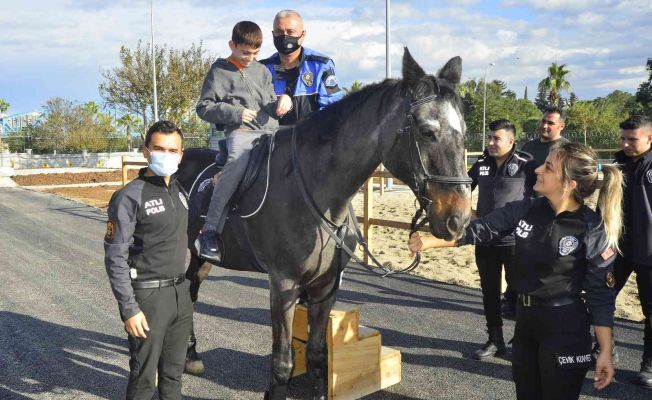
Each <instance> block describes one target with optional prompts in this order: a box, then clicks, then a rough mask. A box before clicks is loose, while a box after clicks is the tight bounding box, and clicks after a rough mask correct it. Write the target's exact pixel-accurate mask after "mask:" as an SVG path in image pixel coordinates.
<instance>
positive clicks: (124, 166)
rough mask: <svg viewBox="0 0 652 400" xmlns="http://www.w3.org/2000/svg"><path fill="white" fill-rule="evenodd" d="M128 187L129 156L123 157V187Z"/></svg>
mask: <svg viewBox="0 0 652 400" xmlns="http://www.w3.org/2000/svg"><path fill="white" fill-rule="evenodd" d="M126 185H127V156H122V187H124V186H126Z"/></svg>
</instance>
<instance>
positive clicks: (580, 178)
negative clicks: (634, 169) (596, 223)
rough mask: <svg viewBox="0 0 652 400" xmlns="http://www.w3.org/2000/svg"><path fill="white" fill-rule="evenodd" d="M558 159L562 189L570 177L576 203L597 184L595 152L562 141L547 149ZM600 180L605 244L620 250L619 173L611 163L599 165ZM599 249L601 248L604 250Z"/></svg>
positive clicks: (620, 184)
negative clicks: (573, 185)
mask: <svg viewBox="0 0 652 400" xmlns="http://www.w3.org/2000/svg"><path fill="white" fill-rule="evenodd" d="M550 154H554V155H555V156H556V157H558V159H559V160H560V162H561V168H562V180H563V183H564V190H567V189H568V188H569V184H570V181H571V180H574V181H575V182H576V186H575V188H574V189H573V191H572V194H571V195H572V196H573V197H574V199H575V200H576V201H577V202H578V203H579V204H584V200H585V199H586V198H588V197H589V196H591V195H592V194H593V193H594V192H595V191H596V189H597V188H598V155H597V154H596V153H595V151H593V150H592V149H591V148H589V147H586V146H584V145H582V144H579V143H570V142H567V143H563V144H561V145H558V146H555V147H553V148H552V149H551V150H550ZM602 171H603V173H604V180H603V182H602V189H600V194H599V196H598V210H600V214H601V216H602V223H603V226H604V230H605V233H606V243H601V244H602V246H604V249H606V248H612V249H615V250H617V251H618V252H619V253H620V246H619V244H618V242H619V240H620V234H621V233H622V229H623V207H622V202H623V173H622V172H621V171H620V169H618V167H616V166H615V165H604V166H603V167H602ZM604 249H603V250H604Z"/></svg>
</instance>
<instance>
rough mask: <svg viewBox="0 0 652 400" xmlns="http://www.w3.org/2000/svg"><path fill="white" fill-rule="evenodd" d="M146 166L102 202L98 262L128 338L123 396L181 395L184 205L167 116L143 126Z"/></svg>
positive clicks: (185, 306) (185, 327) (177, 146)
mask: <svg viewBox="0 0 652 400" xmlns="http://www.w3.org/2000/svg"><path fill="white" fill-rule="evenodd" d="M143 154H144V156H145V157H146V158H147V162H148V163H149V166H148V167H147V168H143V169H142V170H141V171H140V173H139V175H138V178H137V179H135V180H133V181H131V182H130V183H128V184H127V185H126V186H125V187H124V188H122V189H120V190H118V191H116V192H115V193H114V194H113V197H112V198H111V201H110V203H109V208H108V219H109V220H108V222H107V232H106V236H105V237H104V250H105V258H104V260H105V266H106V272H107V274H108V275H109V280H110V283H111V289H112V290H113V294H114V295H115V298H116V300H117V301H118V308H119V310H120V317H121V319H122V321H123V322H124V328H125V331H126V332H127V334H128V335H129V336H128V340H129V356H130V360H129V368H130V373H129V383H128V385H127V395H126V398H127V399H147V400H150V399H151V398H152V396H153V394H154V391H155V390H156V386H157V381H156V375H157V373H158V394H159V398H160V399H162V400H167V399H170V400H172V399H174V400H176V399H181V376H182V374H183V369H184V365H185V357H186V344H187V342H188V336H189V334H190V329H191V324H192V312H193V309H192V301H191V299H190V283H189V282H188V281H186V280H185V277H184V272H185V259H186V251H187V248H186V246H187V244H188V236H187V232H186V231H187V227H188V203H187V199H186V194H185V193H184V191H183V189H182V188H181V185H180V184H179V183H178V182H177V180H176V175H175V172H176V171H177V167H178V165H179V162H180V161H181V156H182V154H183V134H182V132H181V130H180V129H179V128H178V127H177V126H176V125H175V124H173V123H172V122H169V121H159V122H157V123H155V124H154V125H152V126H151V127H150V128H149V130H148V131H147V135H146V137H145V145H144V147H143Z"/></svg>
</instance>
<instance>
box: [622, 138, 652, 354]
mask: <svg viewBox="0 0 652 400" xmlns="http://www.w3.org/2000/svg"><path fill="white" fill-rule="evenodd" d="M614 162H615V163H617V164H618V165H619V166H620V168H621V170H622V172H623V175H624V178H625V188H624V193H623V195H624V196H623V197H624V198H623V213H624V220H625V225H624V226H625V230H624V233H623V236H622V238H621V242H620V243H621V248H622V249H623V256H622V257H621V256H619V257H618V259H617V260H616V266H615V274H616V290H617V291H618V292H620V290H621V289H622V288H623V286H625V283H627V279H629V276H630V275H631V273H632V271H636V283H637V286H638V295H639V298H640V300H641V308H642V310H643V315H644V316H645V328H644V331H643V332H644V333H643V362H644V363H648V364H649V365H652V151H650V152H648V153H646V154H645V155H643V156H641V157H640V158H638V159H637V160H634V159H632V158H631V157H628V156H626V155H625V153H624V152H622V151H619V152H618V153H616V156H615V160H614ZM634 238H636V240H634Z"/></svg>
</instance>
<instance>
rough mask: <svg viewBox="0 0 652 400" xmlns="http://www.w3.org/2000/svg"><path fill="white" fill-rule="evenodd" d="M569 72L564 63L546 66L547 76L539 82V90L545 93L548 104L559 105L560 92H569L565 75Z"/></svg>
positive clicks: (569, 85)
mask: <svg viewBox="0 0 652 400" xmlns="http://www.w3.org/2000/svg"><path fill="white" fill-rule="evenodd" d="M569 73H570V71H569V70H567V69H566V64H561V65H557V63H552V64H550V66H549V67H548V76H547V77H546V78H545V79H543V80H542V81H541V82H539V90H541V91H543V92H545V93H546V95H547V96H548V102H549V103H550V104H552V105H554V106H560V105H561V104H560V103H561V101H560V100H561V95H560V94H561V92H562V91H565V92H570V90H571V84H570V82H568V81H567V80H566V75H568V74H569Z"/></svg>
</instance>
